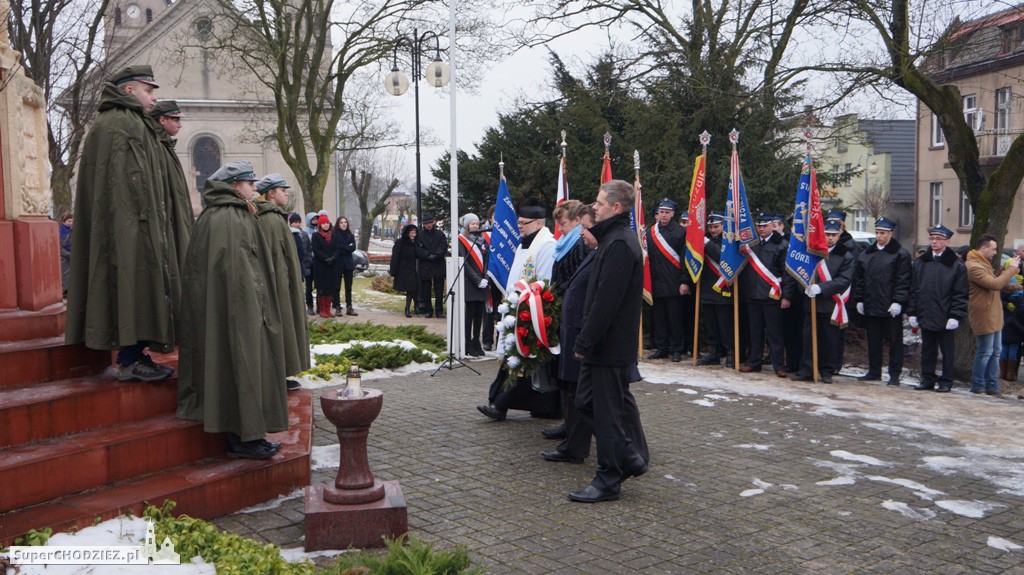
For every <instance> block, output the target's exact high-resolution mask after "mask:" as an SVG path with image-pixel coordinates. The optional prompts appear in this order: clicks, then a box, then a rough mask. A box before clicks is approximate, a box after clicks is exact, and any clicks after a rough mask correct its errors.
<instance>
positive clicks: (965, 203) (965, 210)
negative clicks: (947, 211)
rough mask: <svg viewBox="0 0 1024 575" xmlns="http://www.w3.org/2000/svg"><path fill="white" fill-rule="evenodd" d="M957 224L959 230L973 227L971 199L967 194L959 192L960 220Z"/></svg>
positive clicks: (962, 191)
mask: <svg viewBox="0 0 1024 575" xmlns="http://www.w3.org/2000/svg"><path fill="white" fill-rule="evenodd" d="M957 224H958V225H959V226H960V227H961V228H969V227H972V226H973V225H974V208H972V207H971V199H970V198H968V197H967V192H966V191H964V190H960V219H959V221H958V222H957Z"/></svg>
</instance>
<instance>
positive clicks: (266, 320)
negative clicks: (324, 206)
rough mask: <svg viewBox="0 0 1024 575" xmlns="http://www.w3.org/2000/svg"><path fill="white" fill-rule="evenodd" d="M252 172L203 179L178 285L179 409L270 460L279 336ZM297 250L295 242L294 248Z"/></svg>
mask: <svg viewBox="0 0 1024 575" xmlns="http://www.w3.org/2000/svg"><path fill="white" fill-rule="evenodd" d="M255 180H256V176H255V175H254V174H253V171H252V164H250V163H249V162H245V161H237V162H231V163H229V164H226V165H224V166H222V167H221V168H220V169H218V170H217V171H216V172H214V173H213V175H211V176H210V178H209V179H208V180H207V181H206V186H205V189H204V190H203V196H204V199H205V200H206V209H204V210H203V213H202V214H200V216H199V219H198V220H196V225H195V226H194V227H193V228H192V241H191V243H190V244H189V248H188V256H187V257H186V260H185V269H184V273H183V275H182V286H183V287H184V293H183V294H182V296H183V308H182V325H183V326H184V328H185V329H184V331H183V332H182V334H181V351H180V354H179V357H180V362H179V367H180V369H181V375H180V377H179V378H178V417H179V418H181V419H193V420H201V421H202V422H203V429H204V430H205V431H207V432H210V433H225V432H226V433H228V456H229V457H244V458H248V459H267V458H270V457H272V456H273V455H274V453H275V452H276V451H277V449H278V448H280V444H274V443H270V442H268V441H267V440H266V439H265V437H264V436H265V435H266V434H267V433H273V432H277V431H284V430H286V429H287V428H288V399H287V396H286V394H287V392H286V390H285V386H284V385H282V382H283V381H284V380H285V358H284V356H285V352H284V337H283V336H282V334H281V312H280V306H279V304H278V302H279V301H280V299H279V297H278V295H279V294H278V293H277V284H276V282H274V281H269V279H268V278H273V277H274V264H273V260H272V256H271V250H270V247H269V246H268V245H267V241H266V239H264V237H263V234H261V233H260V231H259V228H258V224H257V223H256V217H255V216H256V213H257V212H256V207H255V206H254V205H253V204H252V203H251V200H252V197H253V195H254V194H255V191H256V190H255V188H254V186H253V182H254V181H255ZM293 250H294V248H293Z"/></svg>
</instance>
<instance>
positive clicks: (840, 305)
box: [818, 258, 850, 328]
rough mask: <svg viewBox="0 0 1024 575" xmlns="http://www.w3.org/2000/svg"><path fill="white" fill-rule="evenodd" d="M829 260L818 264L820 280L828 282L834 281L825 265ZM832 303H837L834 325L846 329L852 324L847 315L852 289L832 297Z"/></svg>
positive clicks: (833, 311) (833, 314) (834, 312)
mask: <svg viewBox="0 0 1024 575" xmlns="http://www.w3.org/2000/svg"><path fill="white" fill-rule="evenodd" d="M827 261H828V259H827V258H826V259H823V260H821V261H820V262H818V278H820V279H822V280H825V281H827V282H830V281H832V274H831V273H829V271H828V266H827V265H825V263H826V262H827ZM832 301H834V302H835V304H836V305H835V308H833V309H832V317H831V320H832V323H833V324H835V325H838V326H839V327H840V328H844V327H846V324H847V323H849V322H850V318H849V316H848V315H847V313H846V302H848V301H850V288H849V287H847V288H846V291H844V292H843V293H841V294H836V295H833V296H832Z"/></svg>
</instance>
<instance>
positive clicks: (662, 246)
mask: <svg viewBox="0 0 1024 575" xmlns="http://www.w3.org/2000/svg"><path fill="white" fill-rule="evenodd" d="M658 227H659V226H658V224H654V226H653V227H651V238H652V239H653V240H654V245H655V246H656V247H657V248H658V251H659V252H661V255H663V256H665V259H667V260H668V261H670V262H671V263H672V265H674V266H676V267H677V268H678V267H680V266H681V262H680V261H679V254H677V253H676V251H675V250H674V249H672V246H670V245H668V242H667V241H666V240H665V238H664V237H663V236H662V235H661V231H659V230H658Z"/></svg>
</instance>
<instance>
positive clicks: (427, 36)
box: [384, 29, 451, 223]
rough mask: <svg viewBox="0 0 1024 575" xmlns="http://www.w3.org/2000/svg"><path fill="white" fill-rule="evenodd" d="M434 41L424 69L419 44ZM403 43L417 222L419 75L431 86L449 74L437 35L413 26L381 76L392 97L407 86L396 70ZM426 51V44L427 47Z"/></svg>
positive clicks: (420, 215) (443, 83)
mask: <svg viewBox="0 0 1024 575" xmlns="http://www.w3.org/2000/svg"><path fill="white" fill-rule="evenodd" d="M430 40H433V41H434V59H433V60H432V61H431V62H430V64H428V65H427V69H426V71H424V70H423V69H422V62H421V58H422V56H423V43H424V42H426V41H430ZM403 45H404V46H407V47H408V48H409V51H410V53H411V55H412V77H413V79H414V82H413V94H414V97H415V102H416V219H417V223H421V222H422V219H423V212H422V211H421V207H422V206H421V196H422V189H423V188H422V183H421V181H420V82H419V77H420V74H423V78H424V79H425V80H426V81H427V82H429V83H430V85H432V86H434V87H435V88H443V87H444V86H446V85H447V84H448V79H449V78H450V77H451V74H450V71H449V70H448V65H447V64H445V63H444V62H442V61H441V47H440V37H439V36H438V35H437V34H435V33H434V32H430V31H427V32H423V33H422V34H421V33H419V31H418V30H416V29H413V31H412V37H409V36H404V35H403V36H399V37H398V39H397V40H395V47H394V50H393V53H392V61H393V63H392V66H391V73H390V74H388V75H387V76H386V77H385V78H384V88H385V89H386V90H387V91H388V93H389V94H391V95H392V96H401V95H402V94H405V92H406V91H407V90H408V89H409V78H407V77H406V75H405V74H404V73H403V72H401V71H400V70H399V69H398V49H399V48H400V47H402V46H403ZM427 50H428V51H429V50H430V47H429V46H428V47H427Z"/></svg>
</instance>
